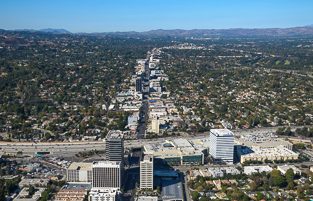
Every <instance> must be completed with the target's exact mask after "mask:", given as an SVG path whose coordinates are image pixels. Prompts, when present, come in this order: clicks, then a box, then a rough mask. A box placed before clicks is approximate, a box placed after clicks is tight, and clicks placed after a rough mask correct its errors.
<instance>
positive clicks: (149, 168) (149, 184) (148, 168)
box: [140, 154, 153, 189]
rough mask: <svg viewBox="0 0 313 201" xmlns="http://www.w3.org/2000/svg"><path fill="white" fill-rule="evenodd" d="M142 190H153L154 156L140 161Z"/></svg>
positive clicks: (148, 156)
mask: <svg viewBox="0 0 313 201" xmlns="http://www.w3.org/2000/svg"><path fill="white" fill-rule="evenodd" d="M140 189H153V155H150V154H148V155H145V156H144V157H143V160H142V161H140Z"/></svg>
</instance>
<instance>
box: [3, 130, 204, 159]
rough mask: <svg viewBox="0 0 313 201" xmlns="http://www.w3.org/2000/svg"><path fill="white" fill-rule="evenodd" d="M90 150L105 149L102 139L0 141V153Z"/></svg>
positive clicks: (135, 143) (133, 144) (132, 144)
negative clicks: (82, 140)
mask: <svg viewBox="0 0 313 201" xmlns="http://www.w3.org/2000/svg"><path fill="white" fill-rule="evenodd" d="M204 136H205V135H198V136H196V137H193V136H192V137H189V139H191V138H193V139H194V138H198V139H201V138H203V137H204ZM171 139H173V137H166V138H155V139H139V140H125V141H124V146H125V148H139V147H142V146H143V145H145V144H155V143H162V142H163V141H164V140H171ZM91 150H99V151H100V150H105V142H104V141H90V142H66V143H64V142H41V143H31V142H3V141H1V142H0V154H16V153H17V152H22V153H23V154H25V155H34V154H35V153H36V152H40V151H44V152H47V151H48V152H51V154H50V155H52V156H63V157H69V156H73V155H75V154H77V153H78V152H82V151H91Z"/></svg>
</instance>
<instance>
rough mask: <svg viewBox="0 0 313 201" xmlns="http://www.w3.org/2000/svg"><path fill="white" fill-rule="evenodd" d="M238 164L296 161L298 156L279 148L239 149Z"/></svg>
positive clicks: (288, 150) (286, 149)
mask: <svg viewBox="0 0 313 201" xmlns="http://www.w3.org/2000/svg"><path fill="white" fill-rule="evenodd" d="M238 152H239V156H240V163H244V162H246V161H266V160H269V161H288V160H297V159H298V158H299V154H298V153H295V152H293V151H292V150H290V149H288V148H285V147H283V146H281V147H275V148H260V147H241V148H240V149H239V150H238Z"/></svg>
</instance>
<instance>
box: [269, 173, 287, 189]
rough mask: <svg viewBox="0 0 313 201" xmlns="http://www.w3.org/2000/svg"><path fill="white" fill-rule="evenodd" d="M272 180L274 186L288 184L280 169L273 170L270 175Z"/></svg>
mask: <svg viewBox="0 0 313 201" xmlns="http://www.w3.org/2000/svg"><path fill="white" fill-rule="evenodd" d="M270 181H271V184H272V186H277V187H281V188H282V187H285V186H286V179H285V177H284V176H282V174H281V172H280V171H279V170H273V171H272V172H271V175H270Z"/></svg>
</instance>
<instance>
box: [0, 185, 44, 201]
mask: <svg viewBox="0 0 313 201" xmlns="http://www.w3.org/2000/svg"><path fill="white" fill-rule="evenodd" d="M1 190H3V189H1ZM44 190H45V188H35V193H34V194H33V195H32V196H29V188H26V187H25V188H23V189H22V190H21V192H20V193H19V194H18V195H17V197H16V198H14V200H13V201H37V200H39V199H40V197H41V194H42V193H43V192H44Z"/></svg>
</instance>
